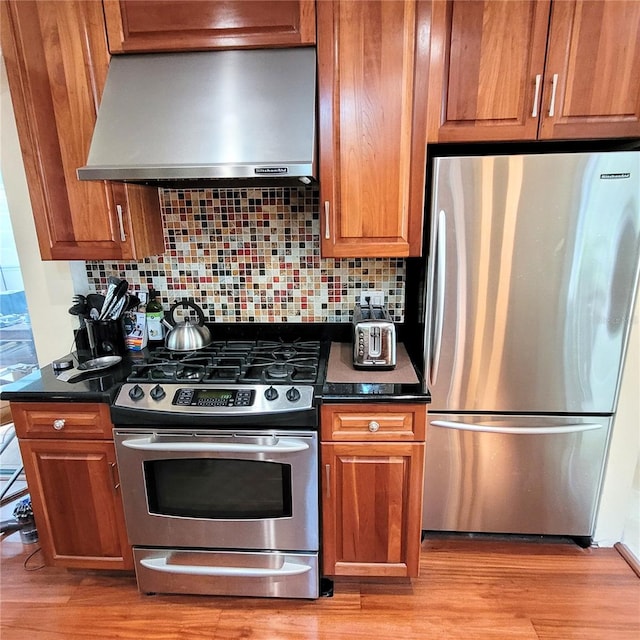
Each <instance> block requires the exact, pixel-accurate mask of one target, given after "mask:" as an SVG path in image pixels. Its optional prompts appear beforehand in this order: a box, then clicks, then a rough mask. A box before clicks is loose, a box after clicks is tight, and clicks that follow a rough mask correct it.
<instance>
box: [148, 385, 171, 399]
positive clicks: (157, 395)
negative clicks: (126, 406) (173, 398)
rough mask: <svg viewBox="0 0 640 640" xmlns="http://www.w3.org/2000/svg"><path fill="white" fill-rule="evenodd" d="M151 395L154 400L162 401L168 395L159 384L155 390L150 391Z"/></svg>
mask: <svg viewBox="0 0 640 640" xmlns="http://www.w3.org/2000/svg"><path fill="white" fill-rule="evenodd" d="M149 395H150V396H151V397H152V398H153V399H154V400H162V398H164V397H165V396H166V395H167V394H166V393H165V392H164V389H163V388H162V387H161V386H160V385H159V384H157V385H156V386H155V387H153V389H151V391H149Z"/></svg>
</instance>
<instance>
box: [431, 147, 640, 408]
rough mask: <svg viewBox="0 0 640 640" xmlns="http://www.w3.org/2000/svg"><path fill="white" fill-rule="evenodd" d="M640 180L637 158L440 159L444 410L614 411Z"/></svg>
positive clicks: (634, 273)
mask: <svg viewBox="0 0 640 640" xmlns="http://www.w3.org/2000/svg"><path fill="white" fill-rule="evenodd" d="M639 174H640V152H633V151H632V152H615V153H594V154H585V153H575V154H546V155H519V156H485V157H458V158H455V157H451V158H438V159H437V160H436V161H435V173H434V196H433V204H432V210H431V214H432V234H431V251H430V258H429V276H428V285H427V286H428V292H429V298H430V302H429V305H428V312H427V323H426V324H427V332H426V336H427V337H426V340H425V360H426V363H427V372H428V376H427V377H428V379H430V380H431V382H432V384H431V385H430V391H431V394H432V401H433V402H432V409H433V410H434V411H470V412H474V411H483V412H490V413H497V412H503V411H508V412H524V413H528V412H543V413H549V414H555V413H565V412H566V413H610V412H613V411H614V410H615V407H616V402H617V389H618V382H619V377H620V374H621V370H622V361H623V355H624V350H625V345H626V338H627V335H628V331H629V325H630V316H631V312H632V308H633V301H634V298H635V292H636V288H637V277H638V266H639V264H638V263H639V258H640V209H639V207H640V179H639ZM443 289H444V290H443Z"/></svg>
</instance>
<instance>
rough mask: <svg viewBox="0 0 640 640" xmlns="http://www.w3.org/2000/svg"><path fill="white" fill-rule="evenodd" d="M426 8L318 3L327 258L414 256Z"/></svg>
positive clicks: (409, 1) (419, 212)
mask: <svg viewBox="0 0 640 640" xmlns="http://www.w3.org/2000/svg"><path fill="white" fill-rule="evenodd" d="M430 7H431V5H430V3H428V2H422V1H418V2H415V1H414V0H406V1H396V2H387V1H384V0H380V1H378V0H366V1H363V2H351V1H349V0H343V1H340V0H337V1H328V0H327V1H323V2H319V3H318V4H317V21H318V35H317V38H318V42H317V53H318V86H319V114H318V119H319V125H318V127H319V166H320V201H321V206H320V209H321V239H322V255H323V256H324V257H338V258H340V257H391V256H398V257H406V256H418V255H420V252H421V247H422V219H423V213H424V210H423V204H424V179H425V156H426V145H425V140H426V101H427V66H428V53H429V33H430V32H429V25H430V20H429V14H430Z"/></svg>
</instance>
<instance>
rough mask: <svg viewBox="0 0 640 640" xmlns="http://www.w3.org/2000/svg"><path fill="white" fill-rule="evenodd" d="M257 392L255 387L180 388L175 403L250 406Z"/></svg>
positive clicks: (185, 405)
mask: <svg viewBox="0 0 640 640" xmlns="http://www.w3.org/2000/svg"><path fill="white" fill-rule="evenodd" d="M254 396H255V393H254V391H253V389H209V388H207V389H198V388H194V387H186V388H184V387H183V388H180V389H178V391H176V394H175V397H174V398H173V404H175V405H179V406H182V407H250V406H251V405H252V404H253V399H254Z"/></svg>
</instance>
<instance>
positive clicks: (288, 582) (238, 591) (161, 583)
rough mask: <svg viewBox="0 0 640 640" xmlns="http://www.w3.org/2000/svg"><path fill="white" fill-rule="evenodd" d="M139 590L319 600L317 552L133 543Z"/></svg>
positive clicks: (144, 591) (146, 591)
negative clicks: (182, 546)
mask: <svg viewBox="0 0 640 640" xmlns="http://www.w3.org/2000/svg"><path fill="white" fill-rule="evenodd" d="M133 555H134V559H135V563H136V577H137V580H138V588H139V589H140V591H142V592H143V593H183V594H184V593H188V594H203V595H225V596H262V597H269V598H318V597H319V595H320V572H319V566H318V553H317V552H316V553H278V552H273V551H272V552H262V553H258V552H253V553H249V552H220V551H205V550H184V549H153V548H143V547H142V548H139V547H135V548H134V550H133Z"/></svg>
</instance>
